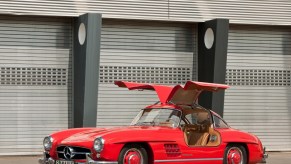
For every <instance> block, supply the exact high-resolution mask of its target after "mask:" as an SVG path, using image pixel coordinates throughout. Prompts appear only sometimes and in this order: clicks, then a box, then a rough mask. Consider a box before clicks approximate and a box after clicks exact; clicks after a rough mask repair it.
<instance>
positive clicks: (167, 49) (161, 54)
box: [97, 20, 196, 127]
mask: <svg viewBox="0 0 291 164" xmlns="http://www.w3.org/2000/svg"><path fill="white" fill-rule="evenodd" d="M195 29H196V27H195V25H190V24H189V25H188V24H176V23H175V24H173V23H153V22H134V21H131V22H129V21H112V20H105V21H104V22H103V27H102V42H101V59H100V60H101V62H100V84H99V95H98V98H99V99H98V110H97V126H98V127H102V126H122V125H128V124H130V122H131V121H132V119H133V118H134V117H135V116H136V114H137V113H138V112H139V111H140V110H141V109H142V108H144V107H145V106H146V105H150V104H153V103H155V102H156V101H158V98H157V96H156V95H155V94H154V93H153V92H151V91H128V90H127V89H125V88H118V87H117V86H115V85H114V84H113V83H114V81H115V80H126V81H134V82H143V83H156V84H167V85H173V84H180V83H184V82H185V81H187V80H190V79H195V78H196V67H195V66H196V64H194V65H195V66H194V67H193V63H196V52H195V49H196V30H195Z"/></svg>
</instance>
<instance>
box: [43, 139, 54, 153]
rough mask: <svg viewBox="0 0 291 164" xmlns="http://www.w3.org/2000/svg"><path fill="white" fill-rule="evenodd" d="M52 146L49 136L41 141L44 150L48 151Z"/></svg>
mask: <svg viewBox="0 0 291 164" xmlns="http://www.w3.org/2000/svg"><path fill="white" fill-rule="evenodd" d="M52 145H53V138H52V137H51V136H47V137H45V138H44V139H43V147H44V149H45V150H50V149H51V148H52Z"/></svg>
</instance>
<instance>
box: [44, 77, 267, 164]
mask: <svg viewBox="0 0 291 164" xmlns="http://www.w3.org/2000/svg"><path fill="white" fill-rule="evenodd" d="M115 84H116V85H118V86H119V87H126V88H128V89H130V90H132V89H138V90H143V89H146V90H153V91H156V93H157V95H158V97H159V99H160V101H159V102H157V103H155V104H153V105H150V106H148V107H145V108H144V109H142V110H141V111H140V113H139V114H138V115H137V116H136V118H135V119H134V120H133V121H132V123H131V125H130V126H127V127H115V128H77V129H69V130H64V131H60V132H56V133H54V134H51V135H50V136H47V137H45V138H44V141H43V146H44V157H43V158H42V159H39V163H42V164H43V163H52V164H76V163H89V164H109V163H112V164H153V163H163V164H173V163H189V164H190V163H195V164H197V163H200V164H202V163H203V164H209V163H217V164H218V163H223V164H246V163H258V162H261V161H264V160H265V158H267V154H265V149H264V148H263V146H262V143H261V141H260V140H259V139H258V137H256V136H254V135H252V134H249V133H246V132H242V131H239V130H236V129H232V128H230V127H229V126H228V125H227V123H226V122H225V121H224V120H223V119H222V118H221V117H220V116H219V115H218V114H216V113H215V112H213V111H211V110H208V109H205V108H203V107H201V106H199V105H198V104H197V103H196V102H197V98H198V96H199V94H200V93H201V92H202V91H219V90H223V89H226V88H228V86H227V85H222V84H214V83H203V82H194V81H188V82H187V83H186V84H185V85H184V86H181V85H177V86H163V85H153V84H142V83H133V82H124V81H116V82H115Z"/></svg>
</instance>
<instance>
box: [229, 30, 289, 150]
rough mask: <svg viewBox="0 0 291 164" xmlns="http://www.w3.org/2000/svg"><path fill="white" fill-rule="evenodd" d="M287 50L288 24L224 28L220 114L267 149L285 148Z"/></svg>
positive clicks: (287, 98) (287, 95) (286, 141)
mask: <svg viewBox="0 0 291 164" xmlns="http://www.w3.org/2000/svg"><path fill="white" fill-rule="evenodd" d="M290 49H291V30H290V29H289V28H288V27H268V26H263V27H262V26H231V27H230V34H229V50H228V59H227V83H228V84H229V85H231V86H232V87H231V88H230V89H229V90H227V91H226V94H225V113H224V118H225V119H226V120H227V121H228V122H229V123H230V125H232V126H233V127H235V128H239V129H242V130H245V131H248V132H251V133H254V134H256V135H258V136H259V137H260V139H261V140H262V142H263V144H264V145H265V146H266V147H267V150H269V151H278V150H279V151H290V150H291V129H290V126H291V102H290V99H291V96H290V95H291V88H290V85H291V53H290V52H291V51H290Z"/></svg>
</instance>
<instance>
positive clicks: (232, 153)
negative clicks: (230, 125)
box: [223, 144, 247, 164]
mask: <svg viewBox="0 0 291 164" xmlns="http://www.w3.org/2000/svg"><path fill="white" fill-rule="evenodd" d="M246 163H247V153H246V149H245V147H243V146H242V145H238V144H230V145H228V146H227V147H226V149H225V152H224V158H223V164H246Z"/></svg>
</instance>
